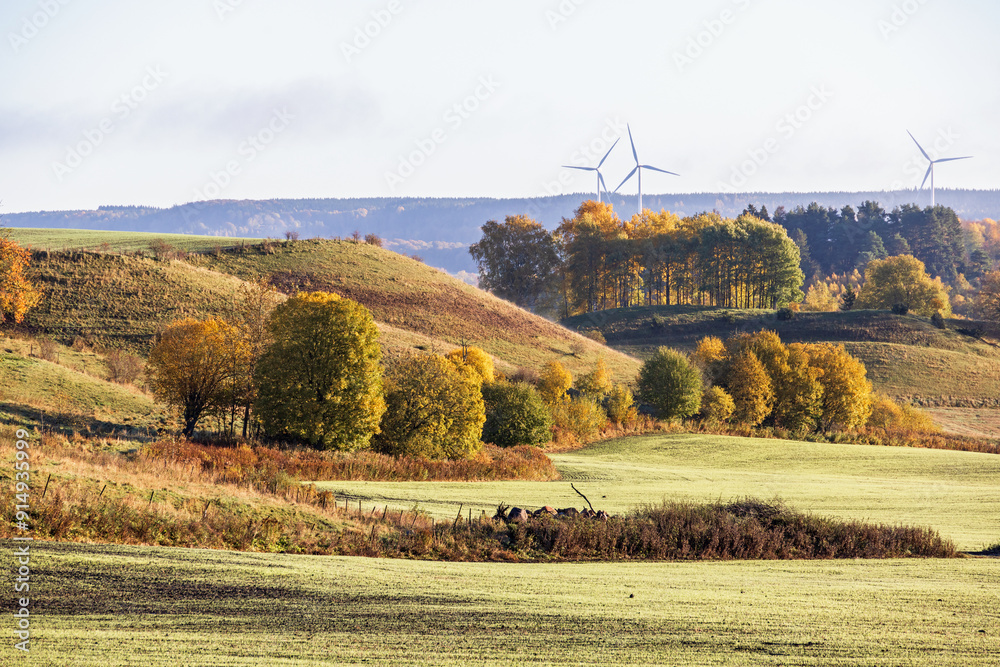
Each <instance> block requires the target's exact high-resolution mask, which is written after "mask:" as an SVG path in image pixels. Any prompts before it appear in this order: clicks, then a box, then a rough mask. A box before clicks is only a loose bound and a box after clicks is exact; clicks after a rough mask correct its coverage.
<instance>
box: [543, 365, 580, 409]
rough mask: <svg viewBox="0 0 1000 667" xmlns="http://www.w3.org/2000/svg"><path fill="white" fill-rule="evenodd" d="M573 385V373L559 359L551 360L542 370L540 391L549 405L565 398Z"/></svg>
mask: <svg viewBox="0 0 1000 667" xmlns="http://www.w3.org/2000/svg"><path fill="white" fill-rule="evenodd" d="M572 386H573V375H572V374H571V373H570V372H569V371H568V370H566V369H565V368H563V365H562V364H560V363H559V362H558V361H550V362H548V363H546V364H545V368H544V369H543V370H542V376H541V379H540V380H539V381H538V393H540V394H541V395H542V400H543V401H545V404H546V405H548V406H549V407H552V406H554V405H556V404H557V403H559V402H561V401H563V400H565V398H566V392H567V391H569V388H570V387H572Z"/></svg>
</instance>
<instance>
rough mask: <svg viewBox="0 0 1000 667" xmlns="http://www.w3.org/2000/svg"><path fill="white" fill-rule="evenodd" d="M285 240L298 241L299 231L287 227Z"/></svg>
mask: <svg viewBox="0 0 1000 667" xmlns="http://www.w3.org/2000/svg"><path fill="white" fill-rule="evenodd" d="M285 240H286V241H298V240H299V233H298V232H296V231H294V230H291V229H287V230H285Z"/></svg>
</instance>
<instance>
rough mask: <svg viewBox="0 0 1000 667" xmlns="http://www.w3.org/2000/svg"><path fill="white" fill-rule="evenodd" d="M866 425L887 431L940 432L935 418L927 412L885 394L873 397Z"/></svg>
mask: <svg viewBox="0 0 1000 667" xmlns="http://www.w3.org/2000/svg"><path fill="white" fill-rule="evenodd" d="M866 426H868V427H869V428H879V429H882V430H885V431H910V432H913V433H924V434H935V433H940V432H941V429H940V428H938V426H937V424H935V423H934V420H932V419H931V418H930V416H929V415H927V413H925V412H923V411H921V410H918V409H917V408H914V407H912V406H909V405H905V404H900V403H897V402H896V401H894V400H892V399H891V398H889V397H888V396H886V395H885V394H875V395H874V396H873V397H872V411H871V414H870V415H869V417H868V421H867V423H866Z"/></svg>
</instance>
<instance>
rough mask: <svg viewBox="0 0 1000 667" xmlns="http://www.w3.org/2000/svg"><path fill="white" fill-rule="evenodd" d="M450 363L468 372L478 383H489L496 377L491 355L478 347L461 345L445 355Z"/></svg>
mask: <svg viewBox="0 0 1000 667" xmlns="http://www.w3.org/2000/svg"><path fill="white" fill-rule="evenodd" d="M445 358H446V359H448V361H450V362H451V363H453V364H455V366H456V367H458V368H460V369H465V370H467V371H468V372H470V373H471V374H472V375H473V377H475V379H476V381H477V382H479V384H481V385H482V384H490V383H492V382H493V381H494V380H495V379H496V374H495V373H496V372H495V370H494V367H493V357H491V356H490V355H489V354H487V353H486V352H485V351H484V350H481V349H480V348H478V347H468V346H465V345H463V346H462V347H461V348H459V349H457V350H452V351H451V352H449V353H448V354H446V355H445Z"/></svg>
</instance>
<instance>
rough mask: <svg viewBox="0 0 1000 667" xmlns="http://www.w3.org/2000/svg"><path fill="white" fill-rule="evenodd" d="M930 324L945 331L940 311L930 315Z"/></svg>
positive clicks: (945, 326) (945, 327)
mask: <svg viewBox="0 0 1000 667" xmlns="http://www.w3.org/2000/svg"><path fill="white" fill-rule="evenodd" d="M931 324H933V325H934V326H935V327H937V328H938V329H947V328H948V326H947V325H946V324H945V322H944V315H942V314H941V311H940V310H937V311H934V314H933V315H931Z"/></svg>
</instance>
